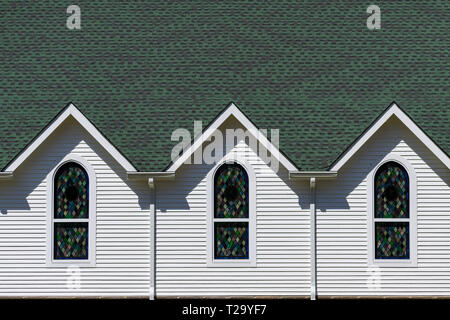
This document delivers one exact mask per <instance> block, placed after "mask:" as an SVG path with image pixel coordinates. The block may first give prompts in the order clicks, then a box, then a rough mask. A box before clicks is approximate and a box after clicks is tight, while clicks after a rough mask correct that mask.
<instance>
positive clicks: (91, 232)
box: [46, 154, 97, 267]
mask: <svg viewBox="0 0 450 320" xmlns="http://www.w3.org/2000/svg"><path fill="white" fill-rule="evenodd" d="M68 162H75V163H77V164H79V165H80V166H82V167H83V168H84V169H85V170H86V172H87V174H88V179H89V218H86V219H55V218H54V209H55V208H54V184H55V175H56V172H57V171H58V169H59V168H61V166H62V165H64V164H66V163H68ZM96 182H97V179H96V175H95V172H94V170H93V169H92V167H91V165H90V164H89V162H88V161H87V160H86V159H84V158H83V157H81V156H80V155H78V154H69V155H67V156H66V157H64V159H63V160H61V161H60V162H59V163H58V164H57V165H56V166H55V168H54V169H53V170H51V171H50V173H49V174H48V175H47V259H46V262H47V266H50V267H61V266H80V267H94V266H95V264H96V259H95V257H96V209H97V201H96V190H97V188H96V184H97V183H96ZM56 222H87V223H88V259H54V249H55V248H54V236H55V235H54V226H55V223H56Z"/></svg>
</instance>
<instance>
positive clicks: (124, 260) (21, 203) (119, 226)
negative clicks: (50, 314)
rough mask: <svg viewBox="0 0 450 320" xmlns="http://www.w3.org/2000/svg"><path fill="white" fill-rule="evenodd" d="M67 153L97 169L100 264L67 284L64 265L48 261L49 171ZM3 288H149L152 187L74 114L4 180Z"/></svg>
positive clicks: (102, 292)
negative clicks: (129, 173)
mask: <svg viewBox="0 0 450 320" xmlns="http://www.w3.org/2000/svg"><path fill="white" fill-rule="evenodd" d="M68 153H75V154H77V155H79V156H82V157H83V158H85V159H86V160H87V161H88V162H89V164H90V165H91V166H92V168H93V169H94V171H95V173H96V176H97V226H96V227H97V243H96V266H95V267H80V273H81V281H80V289H78V290H76V289H70V288H69V287H68V286H67V282H68V280H70V279H69V276H70V274H69V273H67V268H65V267H47V266H46V252H47V250H48V248H47V242H46V232H47V231H46V230H47V229H46V223H47V206H48V203H47V199H46V192H47V181H46V178H47V174H48V173H49V172H50V170H52V169H53V168H54V167H55V165H56V164H57V163H58V162H59V161H61V159H62V158H64V156H65V155H67V154H68ZM0 211H1V213H0V297H1V296H119V297H123V296H147V297H148V294H149V282H150V281H149V277H150V270H149V266H150V261H149V258H150V256H149V252H150V250H149V249H150V247H149V189H148V186H147V185H146V184H145V183H142V184H139V183H135V182H130V181H127V180H126V173H125V171H124V169H123V168H122V167H120V165H119V164H118V163H117V162H116V161H115V160H114V159H112V158H111V157H110V156H109V154H107V153H106V151H105V150H104V149H103V148H102V147H101V146H100V145H98V144H97V142H96V141H94V140H93V138H92V137H91V136H90V135H89V134H88V133H87V132H86V131H85V130H84V129H82V128H81V127H80V126H79V125H78V124H77V123H76V122H74V121H73V120H70V119H69V120H67V121H66V122H65V123H63V124H62V126H61V127H60V128H58V129H57V131H56V132H55V133H53V134H52V136H50V137H49V139H48V140H47V141H46V142H44V144H43V145H42V146H41V147H39V149H37V150H36V152H35V153H34V154H33V155H32V156H31V158H29V159H28V160H27V161H26V162H25V163H24V164H23V165H22V166H21V167H19V168H18V169H17V173H16V174H15V175H14V179H13V180H7V181H5V180H1V181H0Z"/></svg>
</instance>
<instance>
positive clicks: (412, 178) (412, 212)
mask: <svg viewBox="0 0 450 320" xmlns="http://www.w3.org/2000/svg"><path fill="white" fill-rule="evenodd" d="M391 161H392V162H397V163H398V164H399V165H401V166H402V167H403V168H405V170H406V172H407V173H408V176H409V218H408V219H406V218H375V199H374V192H375V174H376V173H377V171H378V169H379V168H380V167H381V166H382V165H383V164H385V163H387V162H391ZM367 185H368V188H367V204H368V210H367V212H368V215H369V217H368V223H367V235H368V244H369V245H368V246H367V248H368V250H369V252H368V260H369V261H368V264H369V265H372V266H378V267H379V266H386V267H415V266H417V176H416V173H415V170H414V168H413V166H412V165H411V164H410V163H409V162H408V161H407V160H406V159H405V158H403V157H401V156H400V155H398V154H395V153H390V154H388V155H387V156H385V157H384V159H383V160H381V161H380V162H379V163H378V165H377V166H376V167H375V168H374V169H373V170H372V171H371V172H370V173H369V175H368V181H367ZM375 222H409V259H375V247H376V244H375Z"/></svg>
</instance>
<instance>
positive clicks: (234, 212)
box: [213, 163, 250, 259]
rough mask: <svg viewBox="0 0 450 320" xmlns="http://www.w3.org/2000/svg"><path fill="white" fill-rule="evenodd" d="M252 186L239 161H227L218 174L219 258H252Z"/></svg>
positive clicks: (216, 238)
mask: <svg viewBox="0 0 450 320" xmlns="http://www.w3.org/2000/svg"><path fill="white" fill-rule="evenodd" d="M249 188H250V186H249V181H248V175H247V172H246V171H245V169H244V168H243V167H242V166H241V165H239V164H237V163H226V164H223V165H222V166H220V167H219V169H218V170H217V171H216V173H215V175H214V216H213V220H214V258H215V259H249Z"/></svg>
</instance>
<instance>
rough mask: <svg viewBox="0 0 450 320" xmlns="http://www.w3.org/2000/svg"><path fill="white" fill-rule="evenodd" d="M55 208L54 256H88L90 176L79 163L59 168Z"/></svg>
mask: <svg viewBox="0 0 450 320" xmlns="http://www.w3.org/2000/svg"><path fill="white" fill-rule="evenodd" d="M53 211H54V212H53V241H54V245H53V251H54V252H53V259H55V260H60V259H88V241H89V239H88V234H89V214H90V212H89V177H88V174H87V172H86V170H85V169H84V168H83V167H82V166H81V165H79V164H78V163H76V162H67V163H65V164H63V165H62V166H61V167H60V168H59V169H58V170H57V171H56V174H55V176H54V181H53Z"/></svg>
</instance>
